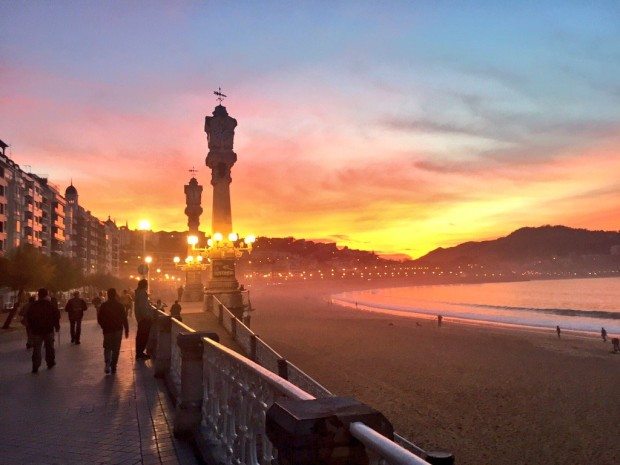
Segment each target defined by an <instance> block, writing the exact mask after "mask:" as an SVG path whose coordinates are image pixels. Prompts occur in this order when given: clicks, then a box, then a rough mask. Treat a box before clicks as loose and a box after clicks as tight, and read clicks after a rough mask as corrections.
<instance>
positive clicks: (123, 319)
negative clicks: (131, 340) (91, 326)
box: [97, 289, 129, 374]
mask: <svg viewBox="0 0 620 465" xmlns="http://www.w3.org/2000/svg"><path fill="white" fill-rule="evenodd" d="M97 322H98V323H99V326H101V329H102V330H103V359H104V361H105V373H106V374H109V373H116V364H117V363H118V355H119V353H120V351H121V340H122V338H123V329H125V339H127V338H128V337H129V323H128V321H127V312H126V311H125V306H124V305H123V304H122V303H120V302H119V301H118V298H117V295H116V289H108V300H106V301H105V302H103V303H102V304H101V307H100V308H99V313H97Z"/></svg>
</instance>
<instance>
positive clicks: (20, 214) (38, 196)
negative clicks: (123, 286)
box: [0, 140, 120, 275]
mask: <svg viewBox="0 0 620 465" xmlns="http://www.w3.org/2000/svg"><path fill="white" fill-rule="evenodd" d="M7 147H8V145H7V144H6V143H4V142H2V141H1V140H0V256H4V255H6V254H7V253H8V252H10V251H11V250H13V249H15V248H17V247H19V246H21V245H24V244H30V245H32V246H33V247H35V248H37V249H39V250H41V252H42V253H44V254H46V255H50V254H53V253H55V254H62V255H66V256H68V257H72V258H74V259H76V261H77V262H78V263H79V264H80V265H81V267H82V271H83V272H84V273H87V274H91V273H106V274H113V275H118V270H119V257H120V234H119V229H118V228H117V227H116V224H115V223H114V222H113V221H112V220H111V219H110V218H108V221H105V222H104V221H101V220H99V219H98V218H97V217H95V216H94V215H92V214H91V212H90V211H88V210H86V209H85V208H83V207H82V206H81V205H79V203H78V193H77V189H76V188H75V186H73V183H72V184H71V185H70V186H69V187H67V189H66V190H65V193H64V196H63V195H62V194H61V192H60V190H59V188H58V187H57V186H55V185H54V184H52V183H50V182H49V180H48V179H47V177H45V176H40V175H36V174H32V173H27V172H25V171H24V170H22V169H21V168H20V167H19V165H18V164H17V163H15V162H14V161H13V160H11V159H10V158H9V157H8V156H7V155H6V148H7Z"/></svg>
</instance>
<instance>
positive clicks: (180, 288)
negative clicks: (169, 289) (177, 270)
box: [177, 286, 184, 300]
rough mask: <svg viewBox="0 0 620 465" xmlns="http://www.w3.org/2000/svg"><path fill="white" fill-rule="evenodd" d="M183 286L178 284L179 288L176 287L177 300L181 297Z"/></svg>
mask: <svg viewBox="0 0 620 465" xmlns="http://www.w3.org/2000/svg"><path fill="white" fill-rule="evenodd" d="M183 290H184V289H183V286H179V288H178V289H177V297H178V298H179V300H182V299H183Z"/></svg>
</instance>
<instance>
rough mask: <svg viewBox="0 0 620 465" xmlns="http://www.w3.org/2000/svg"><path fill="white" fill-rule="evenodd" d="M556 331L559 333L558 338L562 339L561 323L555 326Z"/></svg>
mask: <svg viewBox="0 0 620 465" xmlns="http://www.w3.org/2000/svg"><path fill="white" fill-rule="evenodd" d="M555 332H556V333H558V339H560V338H561V335H560V334H561V333H562V330H561V329H560V325H557V326H556V327H555Z"/></svg>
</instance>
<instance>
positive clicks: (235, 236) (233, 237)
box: [228, 232, 239, 242]
mask: <svg viewBox="0 0 620 465" xmlns="http://www.w3.org/2000/svg"><path fill="white" fill-rule="evenodd" d="M237 239H239V235H238V234H237V233H234V232H231V233H230V234H229V235H228V240H229V241H230V242H235V241H236V240H237Z"/></svg>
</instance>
